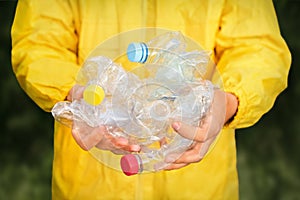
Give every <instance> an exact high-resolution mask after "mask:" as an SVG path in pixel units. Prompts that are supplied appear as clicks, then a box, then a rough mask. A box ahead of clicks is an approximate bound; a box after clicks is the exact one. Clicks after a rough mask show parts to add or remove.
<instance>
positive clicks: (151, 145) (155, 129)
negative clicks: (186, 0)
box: [52, 32, 214, 175]
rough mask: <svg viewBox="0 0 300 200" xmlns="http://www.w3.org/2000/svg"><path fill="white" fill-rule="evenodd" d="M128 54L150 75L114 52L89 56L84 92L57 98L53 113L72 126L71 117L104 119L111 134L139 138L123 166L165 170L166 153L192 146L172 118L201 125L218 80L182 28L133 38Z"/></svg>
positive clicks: (129, 171) (82, 77) (131, 170)
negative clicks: (208, 75)
mask: <svg viewBox="0 0 300 200" xmlns="http://www.w3.org/2000/svg"><path fill="white" fill-rule="evenodd" d="M127 57H128V60H130V61H131V62H139V63H141V65H142V67H143V70H146V73H145V74H148V76H146V77H143V78H140V77H139V76H138V75H137V74H135V73H133V72H129V71H125V70H124V69H123V68H122V66H121V65H120V64H116V63H114V62H113V61H112V60H111V59H110V58H107V57H104V56H95V57H91V58H89V59H87V60H86V61H85V63H84V65H83V67H82V69H81V70H80V72H79V74H78V77H77V83H78V84H79V85H81V86H82V87H84V92H83V98H81V99H74V100H73V101H72V102H59V103H57V104H56V105H55V106H54V107H53V109H52V114H53V116H54V118H55V119H56V120H58V121H60V122H62V123H64V124H67V125H69V126H70V124H71V123H70V121H73V123H77V124H80V125H82V124H86V125H88V126H90V127H97V126H99V125H105V126H106V127H107V128H108V130H109V132H110V134H111V135H112V136H115V137H120V136H122V137H125V138H127V139H128V140H129V141H130V142H131V143H134V144H139V145H140V146H141V151H140V152H139V153H137V154H127V155H124V156H122V157H121V158H120V165H121V169H122V170H123V172H124V173H125V174H126V175H134V174H137V173H143V172H153V171H158V170H161V169H163V168H164V167H165V166H167V165H168V163H166V162H165V160H164V159H165V157H166V156H168V155H172V156H175V157H178V156H180V155H181V154H182V153H183V152H184V151H185V150H186V149H187V148H189V146H190V145H191V144H192V141H191V140H188V139H186V138H183V137H181V136H180V135H179V134H177V133H176V132H174V130H173V129H172V128H171V123H172V122H174V121H182V122H183V123H186V124H189V125H193V126H198V125H199V123H201V120H202V119H203V118H204V117H205V115H206V114H207V113H208V112H209V108H210V105H211V103H212V100H213V93H214V85H213V84H212V83H211V82H210V81H207V80H204V79H203V74H204V73H203V72H204V71H205V70H206V69H205V67H206V66H207V64H208V62H209V53H208V52H206V51H202V50H194V51H190V52H187V51H186V43H185V38H184V36H183V35H182V34H181V33H180V32H169V33H166V34H162V35H160V36H158V37H156V38H153V39H152V40H151V41H148V42H147V43H131V44H129V46H128V48H127ZM82 122H84V123H82Z"/></svg>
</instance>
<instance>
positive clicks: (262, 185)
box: [0, 0, 300, 200]
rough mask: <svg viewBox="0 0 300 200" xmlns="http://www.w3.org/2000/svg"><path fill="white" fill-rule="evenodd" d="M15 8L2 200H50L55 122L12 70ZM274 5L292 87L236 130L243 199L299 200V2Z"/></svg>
mask: <svg viewBox="0 0 300 200" xmlns="http://www.w3.org/2000/svg"><path fill="white" fill-rule="evenodd" d="M250 1H251V0H250ZM16 4H17V2H16V1H2V0H0V24H1V29H0V64H1V70H0V94H1V98H0V127H1V129H2V131H0V134H1V137H0V199H10V200H14V199H16V200H19V199H20V200H27V199H28V200H29V199H30V200H35V199H38V200H40V199H51V163H52V158H53V155H52V154H53V147H52V144H53V141H52V140H53V118H52V116H51V114H49V113H45V112H43V111H41V110H40V109H39V108H38V107H37V106H36V105H35V104H34V103H33V102H32V101H31V100H30V99H29V98H28V97H27V96H26V94H25V93H24V92H23V91H22V89H21V88H20V87H19V85H18V83H17V81H16V79H15V77H14V75H13V72H12V69H11V63H10V50H11V40H10V28H11V25H12V20H13V17H14V11H15V6H16ZM274 4H275V8H276V10H277V15H278V20H279V24H280V27H281V32H282V35H283V36H284V38H285V39H286V41H287V43H288V45H289V47H290V50H291V52H292V55H293V63H292V68H291V71H290V76H289V87H288V89H286V90H285V91H284V92H283V93H282V94H281V95H280V96H279V97H278V99H277V101H276V103H275V105H274V107H273V109H272V110H271V111H270V112H269V113H268V114H266V115H264V116H263V118H262V119H261V120H260V121H259V123H257V124H256V125H255V126H253V127H251V128H248V129H243V130H238V131H237V134H236V138H237V146H238V169H239V179H240V199H241V200H252V199H253V200H254V199H255V200H258V199H259V200H261V199H262V200H268V199H272V200H275V199H282V200H298V199H300V156H299V154H300V113H299V110H300V109H299V108H300V79H299V78H297V76H299V75H300V68H299V66H300V29H299V26H300V0H274Z"/></svg>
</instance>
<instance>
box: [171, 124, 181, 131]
mask: <svg viewBox="0 0 300 200" xmlns="http://www.w3.org/2000/svg"><path fill="white" fill-rule="evenodd" d="M172 127H173V129H174V130H175V131H178V130H179V129H180V123H179V122H174V123H173V125H172Z"/></svg>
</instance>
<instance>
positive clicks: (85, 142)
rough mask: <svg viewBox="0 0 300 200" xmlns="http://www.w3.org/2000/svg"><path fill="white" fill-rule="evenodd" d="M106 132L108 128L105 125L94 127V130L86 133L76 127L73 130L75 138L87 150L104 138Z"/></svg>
mask: <svg viewBox="0 0 300 200" xmlns="http://www.w3.org/2000/svg"><path fill="white" fill-rule="evenodd" d="M105 132H106V128H105V127H104V126H99V127H97V128H93V129H92V131H91V132H90V133H89V134H86V135H85V134H80V130H79V129H76V128H74V129H73V130H72V134H73V137H74V138H75V140H76V142H77V144H78V145H79V146H80V147H81V148H82V149H83V150H86V151H88V150H90V149H91V148H93V147H94V146H96V145H97V144H98V143H99V142H100V141H101V140H102V139H103V135H104V133H105Z"/></svg>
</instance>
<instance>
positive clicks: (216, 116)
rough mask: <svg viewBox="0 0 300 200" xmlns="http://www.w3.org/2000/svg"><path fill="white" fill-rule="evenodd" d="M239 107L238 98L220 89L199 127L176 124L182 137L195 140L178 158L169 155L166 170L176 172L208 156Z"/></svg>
mask: <svg viewBox="0 0 300 200" xmlns="http://www.w3.org/2000/svg"><path fill="white" fill-rule="evenodd" d="M237 107H238V100H237V98H236V97H235V96H234V95H233V94H231V93H226V92H224V91H221V90H219V89H217V90H215V92H214V99H213V102H212V105H211V108H210V111H209V112H208V114H207V115H206V116H205V118H204V119H203V120H202V121H201V123H200V125H199V126H198V127H194V126H190V125H187V124H184V123H182V122H174V123H173V124H172V127H173V129H174V130H175V131H176V132H177V133H178V134H180V135H181V136H183V137H185V138H188V139H191V140H193V141H194V142H193V144H192V145H191V146H190V148H189V149H187V150H186V151H185V152H183V153H182V155H181V156H180V157H179V158H177V157H174V155H168V156H167V157H166V160H165V161H166V162H168V163H170V165H168V166H167V167H166V168H165V170H174V169H179V168H182V167H185V166H187V165H189V164H191V163H197V162H199V161H201V160H202V159H203V157H204V156H205V155H206V154H207V152H208V150H209V148H210V146H211V145H212V144H213V142H214V141H215V139H216V138H217V136H218V135H219V133H220V131H221V129H222V128H223V126H224V124H225V123H226V122H227V121H228V120H229V119H231V118H232V117H233V116H234V115H235V113H236V111H237Z"/></svg>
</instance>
